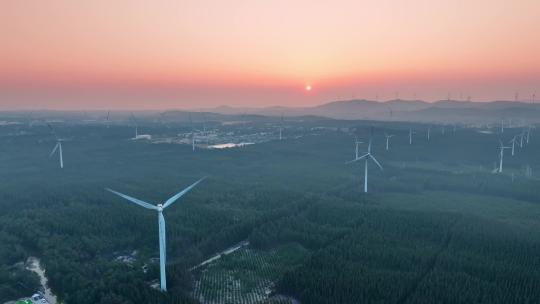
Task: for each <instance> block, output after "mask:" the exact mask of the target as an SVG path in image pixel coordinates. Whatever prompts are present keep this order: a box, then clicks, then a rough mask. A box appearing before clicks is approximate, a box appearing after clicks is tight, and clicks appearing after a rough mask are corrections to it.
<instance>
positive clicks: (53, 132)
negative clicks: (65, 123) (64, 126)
mask: <svg viewBox="0 0 540 304" xmlns="http://www.w3.org/2000/svg"><path fill="white" fill-rule="evenodd" d="M47 127H49V129H50V130H51V133H52V134H53V135H54V137H55V138H56V139H58V136H57V135H56V132H55V131H54V128H53V127H52V126H51V125H50V124H49V123H47Z"/></svg>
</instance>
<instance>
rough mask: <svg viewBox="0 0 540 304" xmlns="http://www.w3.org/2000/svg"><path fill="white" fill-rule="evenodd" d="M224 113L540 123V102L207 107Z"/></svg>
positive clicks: (341, 102) (346, 102)
mask: <svg viewBox="0 0 540 304" xmlns="http://www.w3.org/2000/svg"><path fill="white" fill-rule="evenodd" d="M207 111H208V112H215V113H221V114H229V115H231V114H242V113H246V114H256V115H265V116H280V115H285V116H308V115H311V116H322V117H329V118H335V119H373V120H403V121H425V122H430V121H431V122H443V123H490V122H494V121H499V120H501V119H504V120H513V121H516V122H517V121H522V122H523V123H531V122H537V123H538V122H540V104H531V103H524V102H514V101H492V102H470V101H457V100H440V101H436V102H426V101H422V100H402V99H395V100H389V101H385V102H378V101H373V100H365V99H354V100H339V101H332V102H329V103H325V104H322V105H318V106H313V107H266V108H235V107H228V106H222V107H217V108H212V109H207Z"/></svg>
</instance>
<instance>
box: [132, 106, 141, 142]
mask: <svg viewBox="0 0 540 304" xmlns="http://www.w3.org/2000/svg"><path fill="white" fill-rule="evenodd" d="M131 120H133V124H135V137H134V138H135V139H137V138H139V126H138V125H137V120H135V115H133V112H132V113H131Z"/></svg>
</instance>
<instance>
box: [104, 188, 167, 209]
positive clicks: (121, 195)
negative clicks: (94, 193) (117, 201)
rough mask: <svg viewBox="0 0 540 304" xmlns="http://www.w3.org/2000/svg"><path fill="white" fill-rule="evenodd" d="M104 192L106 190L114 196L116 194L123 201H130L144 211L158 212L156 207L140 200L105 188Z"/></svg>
mask: <svg viewBox="0 0 540 304" xmlns="http://www.w3.org/2000/svg"><path fill="white" fill-rule="evenodd" d="M105 190H107V191H109V192H111V193H114V194H116V195H118V196H120V197H122V198H124V199H126V200H128V201H130V202H132V203H135V204H137V205H139V206H141V207H144V208H146V209H151V210H158V208H157V207H156V206H154V205H151V204H149V203H147V202H143V201H141V200H139V199H136V198H134V197H131V196H127V195H125V194H122V193H120V192H117V191H114V190H112V189H109V188H105Z"/></svg>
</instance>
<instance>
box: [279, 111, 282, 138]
mask: <svg viewBox="0 0 540 304" xmlns="http://www.w3.org/2000/svg"><path fill="white" fill-rule="evenodd" d="M282 131H283V114H281V122H280V123H279V140H281V139H282V137H281V133H282Z"/></svg>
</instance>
